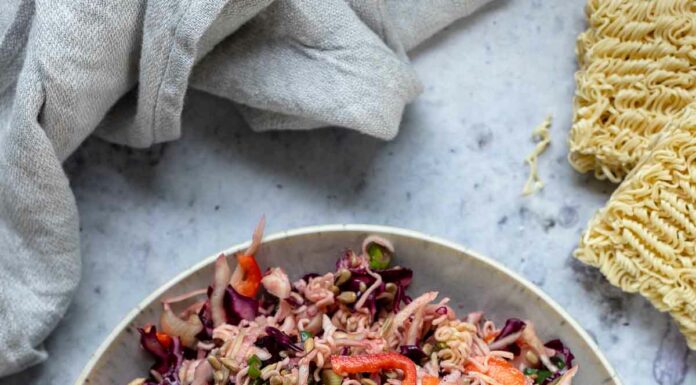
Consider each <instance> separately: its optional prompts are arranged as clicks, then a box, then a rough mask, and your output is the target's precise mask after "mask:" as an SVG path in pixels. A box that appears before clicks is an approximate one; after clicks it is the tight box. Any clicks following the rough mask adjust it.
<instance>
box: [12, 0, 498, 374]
mask: <svg viewBox="0 0 696 385" xmlns="http://www.w3.org/2000/svg"><path fill="white" fill-rule="evenodd" d="M487 1H488V0H378V1H358V0H351V1H346V0H282V1H281V0H279V1H272V0H238V1H227V0H209V1H188V0H158V1H147V0H140V1H125V2H114V1H108V0H89V1H84V0H83V1H79V0H78V1H76V0H52V1H47V0H35V1H34V0H5V3H4V4H3V12H2V15H1V16H0V265H2V269H0V309H2V311H1V312H0V323H1V324H2V325H3V327H2V328H1V329H0V347H2V348H1V349H0V376H3V375H8V374H11V373H14V372H17V371H19V370H22V369H24V368H26V367H27V366H30V365H32V364H35V363H37V362H39V361H41V360H43V359H45V358H46V353H45V352H44V351H43V349H42V348H41V343H42V341H43V340H44V338H45V337H46V336H47V335H48V334H49V333H50V331H51V330H52V329H53V328H54V326H55V325H56V323H57V322H58V320H59V319H60V317H61V316H62V314H63V313H64V311H65V309H66V307H67V305H68V303H69V301H70V298H71V295H72V293H73V291H74V290H75V288H76V286H77V283H78V279H79V276H80V256H79V239H78V216H77V209H76V205H75V199H74V197H73V194H72V193H71V191H70V188H69V183H68V180H67V178H66V176H65V174H64V172H63V170H62V167H61V162H62V161H64V160H65V159H66V158H67V157H68V156H69V155H70V154H71V153H72V152H73V151H74V150H75V148H77V146H79V145H80V143H82V141H83V140H84V139H85V138H86V137H87V136H88V135H90V134H92V133H93V132H94V133H96V134H97V135H99V136H100V137H102V138H105V139H107V140H110V141H112V142H116V143H122V144H126V145H130V146H135V147H147V146H150V145H152V144H154V143H158V142H162V141H168V140H173V139H176V138H178V137H179V135H180V120H179V119H180V114H181V110H182V107H183V100H184V95H185V93H186V89H187V87H188V86H189V85H190V86H192V87H195V88H197V89H200V90H204V91H207V92H210V93H213V94H215V95H218V96H221V97H224V98H227V99H229V100H231V101H233V102H234V103H235V104H236V105H237V106H238V108H239V111H240V112H241V114H242V115H243V116H244V117H245V118H246V120H247V122H248V123H249V125H250V126H251V128H252V129H254V130H258V131H263V130H274V129H309V128H316V127H321V126H340V127H346V128H350V129H354V130H357V131H360V132H363V133H365V134H368V135H372V136H375V137H378V138H382V139H390V138H393V137H394V136H395V135H396V133H397V131H398V127H399V122H400V119H401V114H402V111H403V109H404V105H405V104H407V103H408V102H410V101H411V100H413V98H414V97H415V96H416V95H417V94H418V93H419V92H420V90H421V85H420V83H419V82H418V79H417V78H416V75H415V73H414V71H413V69H412V68H411V67H410V65H409V63H408V59H407V57H406V55H405V52H407V51H408V50H410V49H411V48H413V47H414V46H416V45H417V44H419V43H420V42H422V41H423V40H424V39H426V38H428V37H429V36H431V35H432V34H433V33H435V32H437V31H438V30H440V29H441V28H443V27H444V26H446V25H447V24H449V23H451V22H452V21H454V20H456V19H458V18H460V17H462V16H465V15H468V14H469V13H471V12H473V11H474V10H475V9H476V8H477V7H479V6H480V5H482V4H483V3H485V2H487ZM16 298H21V299H22V300H21V301H18V300H16Z"/></svg>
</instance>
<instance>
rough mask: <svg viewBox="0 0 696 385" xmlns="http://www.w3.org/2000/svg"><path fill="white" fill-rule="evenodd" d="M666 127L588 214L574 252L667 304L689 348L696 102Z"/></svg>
mask: <svg viewBox="0 0 696 385" xmlns="http://www.w3.org/2000/svg"><path fill="white" fill-rule="evenodd" d="M669 127H670V128H667V129H666V130H665V131H664V132H663V133H662V134H661V135H659V137H658V138H656V143H654V144H653V146H651V147H650V151H649V153H647V154H646V155H645V157H644V158H643V159H642V160H641V161H640V162H639V164H638V165H637V166H636V167H635V169H634V170H633V171H632V172H631V173H630V174H629V175H628V176H627V177H626V180H624V181H623V183H621V185H620V186H619V188H618V189H617V190H616V191H615V192H614V194H613V195H612V196H611V199H610V200H609V202H608V203H607V205H606V206H605V207H604V208H603V209H602V210H600V211H599V212H598V213H597V215H595V217H594V218H592V220H591V221H590V224H589V226H588V229H587V232H586V233H585V234H584V235H583V237H582V240H581V241H580V245H579V247H578V249H577V250H576V251H575V256H576V257H577V258H578V259H580V260H581V261H583V262H585V263H587V264H590V265H592V266H596V267H598V268H599V269H600V270H601V272H602V273H603V274H604V275H605V276H606V277H607V279H608V280H609V281H610V282H611V283H612V284H614V285H616V286H618V287H620V288H621V289H623V290H625V291H627V292H631V293H635V292H639V293H640V294H642V295H643V296H645V297H646V298H647V299H648V300H650V302H651V303H652V304H653V305H654V306H655V307H656V308H657V309H659V310H660V311H664V312H669V313H670V314H671V315H672V317H674V319H675V321H676V322H677V324H678V325H679V329H680V330H681V332H682V333H683V334H684V336H686V340H687V343H688V345H689V347H690V348H691V349H695V350H696V105H694V106H693V107H692V108H687V109H685V110H684V112H682V114H680V115H679V116H678V117H676V118H675V119H674V121H673V122H671V123H670V124H669Z"/></svg>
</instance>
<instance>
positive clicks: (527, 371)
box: [522, 368, 539, 376]
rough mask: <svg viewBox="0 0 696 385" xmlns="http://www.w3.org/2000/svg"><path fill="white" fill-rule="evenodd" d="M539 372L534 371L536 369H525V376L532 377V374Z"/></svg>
mask: <svg viewBox="0 0 696 385" xmlns="http://www.w3.org/2000/svg"><path fill="white" fill-rule="evenodd" d="M538 371H539V370H537V369H534V368H524V371H523V372H522V373H524V375H525V376H531V375H532V374H536V373H537V372H538Z"/></svg>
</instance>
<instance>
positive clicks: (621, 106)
mask: <svg viewBox="0 0 696 385" xmlns="http://www.w3.org/2000/svg"><path fill="white" fill-rule="evenodd" d="M586 14H587V18H588V22H589V28H588V29H587V31H585V32H584V33H582V34H581V35H580V36H579V37H578V42H577V54H578V62H579V65H580V70H579V71H578V72H577V74H576V76H575V78H576V83H577V90H576V95H575V98H574V117H573V126H572V128H571V132H570V155H569V159H570V162H571V164H572V165H573V167H575V168H576V169H577V170H578V171H580V172H589V171H594V173H595V175H596V176H597V178H599V179H609V180H611V181H612V182H615V183H618V182H619V181H621V179H623V177H624V176H625V175H626V174H628V172H630V171H631V169H632V168H633V167H634V166H635V164H636V163H637V162H638V160H639V159H641V157H642V156H643V154H644V153H645V152H646V151H647V149H648V146H649V144H650V143H651V141H652V139H653V137H654V136H655V135H656V134H659V133H660V132H661V131H662V130H663V129H664V128H665V125H666V124H667V123H668V122H669V121H670V119H671V118H672V117H673V116H674V115H675V114H676V113H678V112H679V111H681V110H682V109H683V108H684V107H685V106H687V105H688V104H690V103H691V102H692V101H694V100H696V1H693V0H589V1H588V3H587V7H586Z"/></svg>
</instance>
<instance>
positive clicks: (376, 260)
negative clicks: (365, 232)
mask: <svg viewBox="0 0 696 385" xmlns="http://www.w3.org/2000/svg"><path fill="white" fill-rule="evenodd" d="M367 254H369V255H370V269H373V270H383V269H386V268H387V267H389V262H391V256H390V255H389V251H388V250H385V249H383V248H382V247H381V246H380V245H378V244H376V243H372V244H370V245H369V246H368V247H367Z"/></svg>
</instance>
